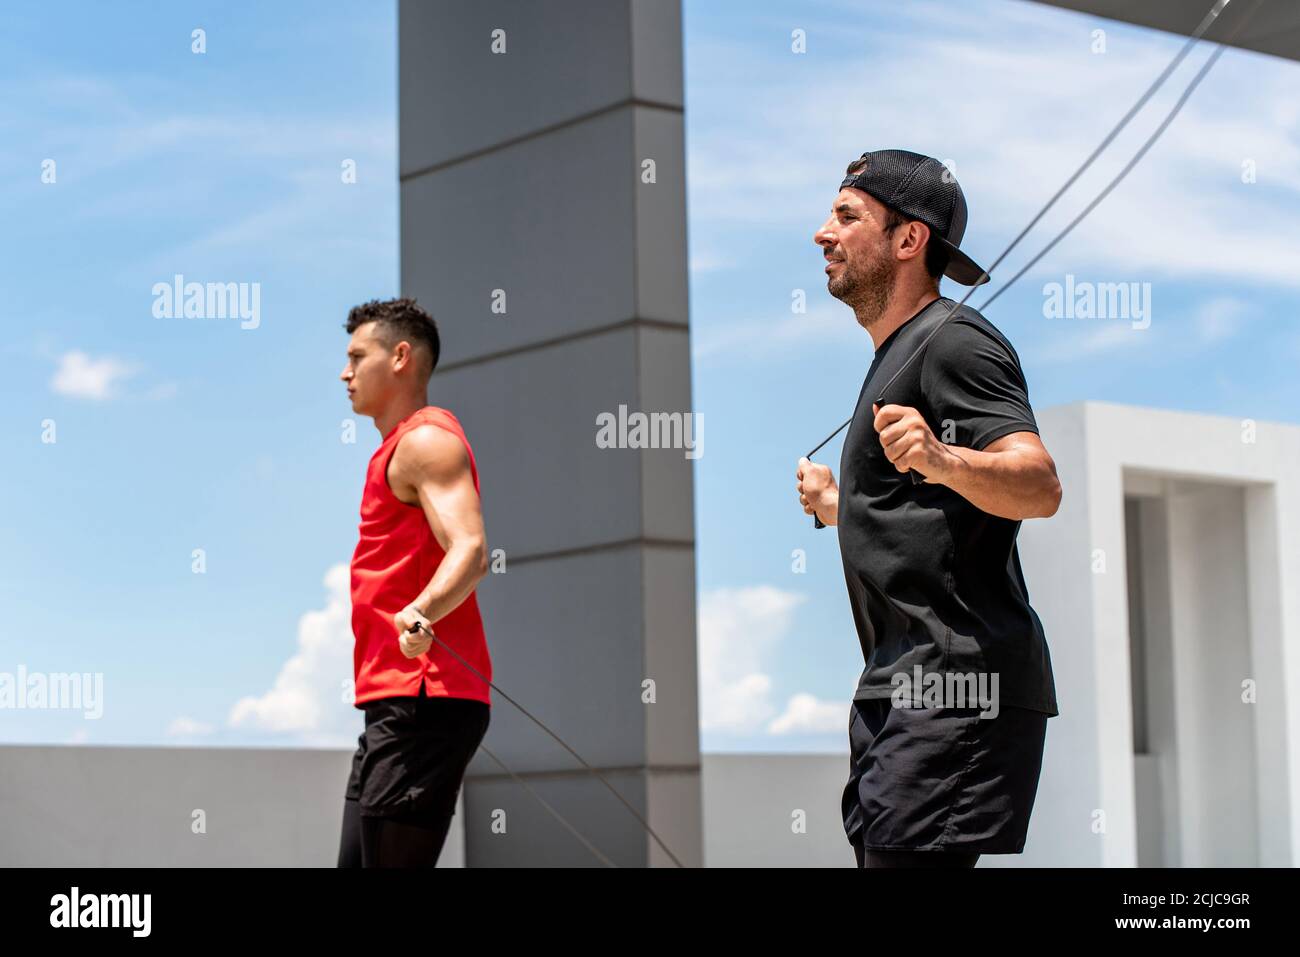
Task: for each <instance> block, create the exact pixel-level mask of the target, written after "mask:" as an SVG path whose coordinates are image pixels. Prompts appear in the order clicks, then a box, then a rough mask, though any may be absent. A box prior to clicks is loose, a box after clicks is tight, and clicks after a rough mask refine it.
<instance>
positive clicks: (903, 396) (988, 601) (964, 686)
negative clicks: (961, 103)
mask: <svg viewBox="0 0 1300 957" xmlns="http://www.w3.org/2000/svg"><path fill="white" fill-rule="evenodd" d="M965 226H966V201H965V197H964V196H963V195H962V192H961V188H960V186H958V185H957V182H956V180H955V179H954V178H953V177H952V174H951V173H950V172H949V171H948V170H947V168H946V167H944V166H943V165H942V164H941V163H939V162H938V161H937V160H935V159H932V158H930V157H927V156H921V155H919V154H917V153H911V152H907V151H904V150H880V151H877V152H874V153H864V154H863V156H862V158H861V159H859V160H857V161H855V162H854V163H853V164H851V165H850V166H849V169H848V174H847V176H846V177H845V179H844V181H843V182H842V183H841V187H840V192H839V194H838V195H837V196H836V198H835V201H834V204H833V205H832V212H831V215H830V217H829V218H828V219H827V220H826V222H825V223H824V224H823V225H822V226H821V228H820V229H818V230H817V232H816V234H815V235H814V241H815V242H816V243H817V244H818V245H819V246H821V247H822V250H823V253H824V256H825V258H826V260H827V265H826V273H827V289H828V290H829V291H830V293H831V294H832V295H833V296H835V297H836V298H837V299H840V300H841V301H843V302H844V303H845V304H847V305H849V306H851V307H852V308H853V311H854V315H855V316H856V318H857V321H858V323H859V325H861V326H862V327H863V328H864V329H865V330H866V331H867V332H868V333H869V334H870V336H871V340H872V343H873V345H874V346H875V358H874V360H873V361H872V363H871V367H870V369H869V370H868V371H867V375H866V380H865V381H864V383H863V386H862V393H861V395H860V396H859V397H858V404H857V408H856V410H855V412H854V415H853V420H852V423H851V424H850V426H849V431H848V434H847V435H846V437H845V440H844V450H843V453H842V455H841V458H840V481H839V485H838V486H837V485H836V482H835V479H834V477H833V475H832V474H831V470H830V469H829V468H828V467H827V466H825V465H819V464H814V463H812V462H810V461H809V460H808V459H806V458H804V459H801V460H800V461H799V465H798V469H797V472H796V477H797V480H798V490H799V500H800V503H801V504H802V505H803V507H804V511H805V512H806V513H808V514H809V515H815V516H817V519H818V521H819V522H822V523H825V524H826V525H835V526H837V527H838V531H839V541H840V552H841V556H842V558H843V562H844V576H845V581H846V583H847V586H848V594H849V603H850V606H851V608H852V612H853V620H854V624H855V626H856V627H857V632H858V639H859V642H860V643H861V646H862V653H863V657H864V659H865V662H866V667H865V669H864V671H863V673H862V677H861V680H860V681H859V683H858V690H857V692H856V694H855V695H854V702H853V708H852V711H851V713H850V722H849V738H850V749H851V755H850V775H849V782H848V785H847V786H846V787H845V790H844V795H843V801H842V804H843V812H844V827H845V832H846V834H847V836H848V838H849V841H850V843H851V844H852V845H853V847H854V850H855V852H856V854H857V858H858V863H859V866H867V867H872V866H965V867H970V866H973V865H974V863H975V861H976V860H977V859H978V857H979V855H980V854H1008V853H1020V852H1021V851H1022V850H1023V849H1024V842H1025V834H1026V831H1027V829H1028V826H1029V817H1030V814H1031V812H1032V809H1033V802H1034V797H1035V794H1036V792H1037V787H1038V775H1039V771H1040V769H1041V765H1042V753H1043V745H1044V741H1045V736H1046V723H1047V719H1048V717H1049V716H1052V715H1055V714H1057V713H1058V712H1057V706H1056V691H1055V686H1054V683H1053V679H1052V666H1051V659H1050V656H1049V654H1048V650H1047V643H1046V639H1045V637H1044V634H1043V627H1042V624H1041V622H1040V621H1039V620H1038V616H1037V615H1036V614H1035V613H1034V610H1033V608H1032V607H1030V605H1029V595H1028V591H1027V589H1026V588H1025V581H1024V576H1023V575H1022V573H1021V569H1020V558H1019V555H1018V553H1017V551H1016V535H1017V533H1018V531H1019V529H1020V522H1021V521H1022V520H1023V519H1027V518H1045V517H1050V516H1051V515H1053V514H1054V513H1055V512H1056V509H1057V506H1058V505H1059V503H1060V498H1061V487H1060V483H1059V482H1058V481H1057V477H1056V467H1055V465H1054V463H1053V462H1052V458H1051V456H1050V455H1049V454H1048V453H1047V450H1046V449H1045V448H1044V447H1043V444H1042V442H1041V441H1040V440H1039V437H1038V427H1037V424H1036V423H1035V420H1034V413H1033V410H1032V409H1031V408H1030V405H1029V396H1028V387H1027V386H1026V384H1025V377H1024V374H1023V372H1022V371H1021V369H1020V360H1019V358H1018V357H1017V355H1016V352H1015V350H1014V349H1013V348H1012V347H1011V344H1010V343H1009V342H1008V341H1007V340H1006V338H1005V337H1004V336H1003V335H1002V334H1001V333H1000V332H999V331H998V330H997V329H995V328H994V327H993V325H992V324H991V323H990V322H989V321H988V320H987V319H985V318H984V317H983V316H981V315H980V314H979V313H978V312H976V311H975V310H974V309H972V308H969V307H967V306H962V307H960V308H957V309H955V310H954V307H955V306H956V303H955V302H954V301H952V300H950V299H947V298H945V297H941V296H940V295H939V280H940V277H941V276H944V275H947V276H948V277H950V278H952V279H955V280H956V281H957V282H960V283H963V284H965V285H968V286H972V285H978V284H980V283H982V282H986V281H987V280H988V275H987V273H985V271H984V270H983V269H981V268H980V267H979V266H978V265H976V264H975V262H974V261H973V260H972V259H971V258H970V257H969V256H967V255H966V254H965V253H964V252H962V251H961V249H960V248H959V246H960V243H961V239H962V235H963V234H964V232H965Z"/></svg>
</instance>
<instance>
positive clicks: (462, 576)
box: [388, 425, 488, 631]
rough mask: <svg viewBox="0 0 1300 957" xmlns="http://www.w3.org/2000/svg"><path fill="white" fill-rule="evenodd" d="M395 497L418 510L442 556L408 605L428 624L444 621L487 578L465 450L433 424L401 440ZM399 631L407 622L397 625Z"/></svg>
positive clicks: (393, 468) (392, 470)
mask: <svg viewBox="0 0 1300 957" xmlns="http://www.w3.org/2000/svg"><path fill="white" fill-rule="evenodd" d="M388 472H389V484H390V485H391V486H392V489H393V494H394V495H396V496H397V497H398V499H400V500H401V501H403V502H406V503H407V504H408V505H419V507H420V508H421V509H422V510H423V512H424V517H425V520H426V521H427V522H428V523H429V528H430V530H432V532H433V535H434V538H436V539H437V540H438V544H439V545H441V546H442V548H443V551H445V552H446V555H445V556H444V558H443V559H442V561H441V562H440V563H439V565H438V568H437V570H436V571H435V572H434V573H433V577H432V578H430V579H429V583H428V584H427V585H425V587H424V589H423V591H421V592H420V594H419V595H418V596H417V597H416V598H415V600H414V601H413V602H412V603H411V605H412V607H413V608H414V609H415V611H417V612H418V613H419V614H421V615H423V616H424V618H425V619H427V620H428V621H429V622H436V621H438V620H439V619H440V618H443V617H444V616H446V615H447V614H448V612H450V611H452V610H453V609H455V608H456V607H458V606H459V605H460V604H461V602H463V601H464V600H465V599H466V598H468V597H469V595H470V594H471V593H472V592H473V591H474V588H475V587H476V586H477V585H478V583H479V582H480V581H481V580H482V579H483V576H484V575H486V574H487V571H488V563H487V542H486V535H485V533H484V530H483V512H482V509H481V506H480V503H479V496H478V492H477V490H476V489H475V488H474V477H473V474H472V473H471V471H470V466H469V455H468V454H467V453H466V451H465V446H464V445H463V444H462V443H461V441H460V439H458V438H457V437H456V436H455V435H453V434H452V433H450V432H448V431H446V430H445V429H440V428H438V427H437V426H434V425H425V426H421V427H419V428H416V429H412V430H411V431H410V432H409V433H407V434H406V435H405V436H403V437H402V440H401V442H399V443H398V446H397V450H396V451H395V452H394V453H393V458H392V461H391V462H390V464H389V470H388ZM397 624H398V627H399V631H403V630H405V628H407V627H409V623H404V622H402V621H400V620H399V621H398V622H397Z"/></svg>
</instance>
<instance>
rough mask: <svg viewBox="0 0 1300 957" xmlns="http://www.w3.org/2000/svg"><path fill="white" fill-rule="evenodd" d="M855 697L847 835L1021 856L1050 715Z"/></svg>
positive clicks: (874, 842)
mask: <svg viewBox="0 0 1300 957" xmlns="http://www.w3.org/2000/svg"><path fill="white" fill-rule="evenodd" d="M979 715H980V711H979V709H977V708H910V709H909V708H895V707H893V706H892V701H891V699H889V698H871V699H867V700H863V701H854V702H853V707H852V709H851V710H850V714H849V752H850V753H849V781H848V784H847V785H846V786H845V788H844V796H843V799H842V810H843V812H844V832H845V834H846V835H847V836H848V839H849V842H850V843H851V844H854V845H856V846H859V847H867V848H875V849H878V850H923V851H924V850H929V851H941V850H952V851H965V852H968V853H969V852H975V853H980V854H1019V853H1020V852H1021V851H1023V850H1024V849H1025V834H1026V832H1027V831H1028V830H1029V816H1030V814H1031V813H1032V812H1033V809H1034V796H1035V795H1036V794H1037V792H1038V775H1039V771H1040V770H1041V769H1042V763H1043V744H1044V742H1045V740H1046V736H1047V718H1048V716H1047V715H1046V714H1042V713H1040V712H1037V711H1029V710H1027V709H1025V708H1010V707H1004V708H1002V709H1001V710H1000V711H999V712H998V716H997V717H996V718H981V717H980V716H979Z"/></svg>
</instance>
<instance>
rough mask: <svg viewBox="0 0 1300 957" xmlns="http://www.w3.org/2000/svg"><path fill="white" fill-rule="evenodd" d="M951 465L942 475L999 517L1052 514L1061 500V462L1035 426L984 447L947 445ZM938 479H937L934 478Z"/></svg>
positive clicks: (964, 495) (952, 486) (955, 488)
mask: <svg viewBox="0 0 1300 957" xmlns="http://www.w3.org/2000/svg"><path fill="white" fill-rule="evenodd" d="M945 448H946V449H947V450H948V453H949V467H948V469H947V470H945V471H944V472H943V474H942V477H941V478H939V479H937V481H940V482H942V483H943V484H944V485H946V486H948V487H949V488H950V489H952V490H953V491H954V492H956V493H957V494H958V495H960V496H961V497H962V498H964V499H966V501H968V502H970V503H971V504H972V505H974V506H975V507H976V508H978V509H980V510H982V511H985V512H988V513H989V514H990V515H997V516H999V517H1000V518H1009V519H1013V520H1017V521H1018V520H1020V519H1026V518H1051V517H1052V516H1053V515H1055V514H1056V509H1057V507H1058V506H1059V505H1060V504H1061V483H1060V481H1059V480H1058V479H1057V477H1056V463H1055V462H1053V461H1052V457H1051V456H1050V455H1048V454H1047V449H1045V448H1044V447H1043V443H1042V441H1041V440H1040V439H1039V438H1038V436H1037V434H1035V433H1033V432H1012V433H1011V434H1010V435H1004V436H1003V437H1002V438H1000V439H997V440H996V441H994V442H990V443H989V444H988V445H987V446H985V448H984V450H983V451H982V452H977V451H975V450H974V449H966V448H961V447H960V446H956V445H948V446H945ZM930 481H936V479H930Z"/></svg>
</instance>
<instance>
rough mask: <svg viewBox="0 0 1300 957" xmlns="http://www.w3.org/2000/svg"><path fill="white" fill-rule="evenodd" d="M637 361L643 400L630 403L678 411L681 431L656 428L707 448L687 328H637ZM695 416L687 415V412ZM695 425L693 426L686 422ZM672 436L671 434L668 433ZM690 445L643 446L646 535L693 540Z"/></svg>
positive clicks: (650, 411) (644, 409) (652, 409)
mask: <svg viewBox="0 0 1300 957" xmlns="http://www.w3.org/2000/svg"><path fill="white" fill-rule="evenodd" d="M637 364H638V368H639V369H640V389H639V393H640V395H639V398H640V401H639V403H637V404H636V405H633V406H631V407H630V408H632V409H637V410H640V411H642V412H643V413H646V414H647V415H652V414H655V413H668V414H669V415H679V416H680V418H679V419H678V420H677V421H678V422H680V424H681V427H680V430H679V429H678V428H677V427H676V425H675V424H674V425H671V427H670V424H669V423H665V426H664V427H663V428H659V429H657V430H656V431H658V432H660V433H661V434H662V433H663V432H666V431H667V432H671V438H672V439H673V440H674V441H676V440H677V439H679V438H680V440H681V443H682V444H683V445H684V444H685V441H686V440H687V439H688V438H689V439H690V440H691V442H692V444H694V445H695V446H696V448H695V449H694V450H693V451H691V452H690V454H691V455H695V454H696V453H700V452H704V453H707V449H708V430H707V428H705V427H703V426H702V423H703V417H702V416H698V415H695V414H694V410H693V409H692V408H691V358H690V341H689V337H688V335H687V333H686V330H685V329H682V330H680V331H679V330H676V329H662V328H651V327H642V328H639V329H638V330H637ZM688 413H689V414H690V415H691V418H690V419H687V418H685V416H686V415H687V414H688ZM688 424H689V426H690V428H689V430H688V428H687V426H688ZM664 438H668V436H664ZM687 451H688V450H687V449H685V448H658V449H653V448H650V449H642V450H641V475H642V478H641V513H642V516H643V527H644V529H645V534H646V535H647V536H648V537H650V538H658V539H668V540H671V541H694V539H695V509H694V494H693V491H692V488H693V486H692V481H693V478H694V466H695V463H696V462H699V461H701V459H700V458H693V459H692V458H687V457H686V455H687Z"/></svg>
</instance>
